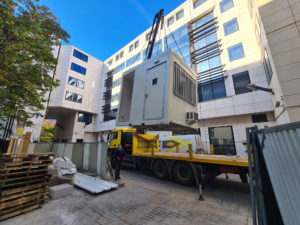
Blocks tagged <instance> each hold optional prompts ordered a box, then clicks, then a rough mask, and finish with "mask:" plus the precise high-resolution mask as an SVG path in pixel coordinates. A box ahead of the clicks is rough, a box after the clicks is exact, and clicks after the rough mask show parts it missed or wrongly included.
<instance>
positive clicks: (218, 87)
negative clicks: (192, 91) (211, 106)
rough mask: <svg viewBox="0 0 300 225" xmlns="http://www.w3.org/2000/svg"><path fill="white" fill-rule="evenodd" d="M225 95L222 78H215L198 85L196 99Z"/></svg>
mask: <svg viewBox="0 0 300 225" xmlns="http://www.w3.org/2000/svg"><path fill="white" fill-rule="evenodd" d="M224 97H226V90H225V85H224V79H223V78H221V79H217V80H214V81H209V82H205V83H200V84H199V85H198V101H199V102H202V101H208V100H212V99H218V98H224Z"/></svg>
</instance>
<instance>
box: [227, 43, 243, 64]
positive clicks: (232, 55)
mask: <svg viewBox="0 0 300 225" xmlns="http://www.w3.org/2000/svg"><path fill="white" fill-rule="evenodd" d="M228 54H229V59H230V61H234V60H237V59H240V58H243V57H244V56H245V55H244V49H243V45H242V43H239V44H237V45H234V46H231V47H229V48H228Z"/></svg>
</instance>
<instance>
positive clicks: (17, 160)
mask: <svg viewBox="0 0 300 225" xmlns="http://www.w3.org/2000/svg"><path fill="white" fill-rule="evenodd" d="M52 155H53V153H34V154H32V153H30V154H29V153H20V154H2V155H0V221H2V220H5V219H7V218H10V217H13V216H16V215H19V214H21V213H24V212H29V211H32V210H34V209H37V208H40V207H41V205H42V204H43V203H45V202H47V200H48V196H47V195H48V184H49V180H50V178H51V173H49V169H48V167H49V165H50V164H51V163H52V157H51V156H52Z"/></svg>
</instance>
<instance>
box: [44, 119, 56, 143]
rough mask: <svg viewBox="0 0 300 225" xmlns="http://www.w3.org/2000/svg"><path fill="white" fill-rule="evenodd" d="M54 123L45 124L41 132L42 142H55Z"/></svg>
mask: <svg viewBox="0 0 300 225" xmlns="http://www.w3.org/2000/svg"><path fill="white" fill-rule="evenodd" d="M54 126H55V124H54V122H51V121H49V120H45V121H44V122H43V126H42V130H41V137H40V141H41V142H51V141H53V137H54Z"/></svg>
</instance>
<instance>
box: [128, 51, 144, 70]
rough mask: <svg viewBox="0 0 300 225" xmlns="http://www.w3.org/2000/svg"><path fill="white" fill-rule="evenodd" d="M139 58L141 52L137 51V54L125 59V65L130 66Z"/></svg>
mask: <svg viewBox="0 0 300 225" xmlns="http://www.w3.org/2000/svg"><path fill="white" fill-rule="evenodd" d="M140 59H141V53H140V52H139V53H138V54H136V55H134V56H133V57H131V58H130V59H128V60H127V61H126V67H128V66H131V65H132V64H134V63H135V62H138V61H139V60H140Z"/></svg>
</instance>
